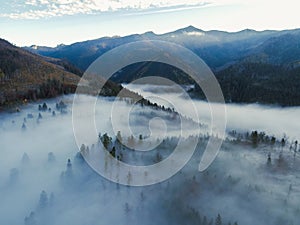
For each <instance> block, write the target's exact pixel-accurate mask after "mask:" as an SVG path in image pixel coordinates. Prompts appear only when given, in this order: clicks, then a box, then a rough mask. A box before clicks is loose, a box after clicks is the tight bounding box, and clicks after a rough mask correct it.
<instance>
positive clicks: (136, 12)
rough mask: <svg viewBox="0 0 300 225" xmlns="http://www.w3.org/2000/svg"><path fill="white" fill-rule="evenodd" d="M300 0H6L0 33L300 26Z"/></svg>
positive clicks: (16, 39)
mask: <svg viewBox="0 0 300 225" xmlns="http://www.w3.org/2000/svg"><path fill="white" fill-rule="evenodd" d="M298 6H299V3H298V1H296V0H285V1H284V2H281V1H280V2H278V1H277V2H275V1H270V0H251V1H250V0H249V1H244V0H206V1H202V0H185V1H184V3H183V1H182V0H142V1H141V0H10V1H8V0H0V26H1V33H0V37H1V38H4V39H7V40H8V41H10V42H12V43H14V44H16V45H18V46H25V45H27V46H28V45H32V44H36V45H46V46H56V45H57V44H61V43H64V44H70V43H74V42H77V41H83V40H89V39H95V38H99V37H102V36H114V35H120V36H124V35H128V34H132V33H143V32H146V31H154V32H155V33H165V32H169V31H173V30H175V29H179V28H182V27H186V26H189V25H193V26H195V27H198V28H200V29H203V30H216V29H218V30H225V31H239V30H242V29H246V28H249V29H256V30H265V29H274V30H282V29H294V28H300V13H299V12H297V9H299V7H298Z"/></svg>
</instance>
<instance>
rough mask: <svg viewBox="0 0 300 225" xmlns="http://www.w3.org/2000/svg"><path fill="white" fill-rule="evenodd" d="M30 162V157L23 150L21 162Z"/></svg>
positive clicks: (25, 163) (24, 163)
mask: <svg viewBox="0 0 300 225" xmlns="http://www.w3.org/2000/svg"><path fill="white" fill-rule="evenodd" d="M29 162H30V159H29V156H28V155H27V153H26V152H25V153H24V154H23V156H22V164H23V165H27V164H29Z"/></svg>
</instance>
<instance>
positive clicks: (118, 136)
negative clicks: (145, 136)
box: [116, 131, 122, 143]
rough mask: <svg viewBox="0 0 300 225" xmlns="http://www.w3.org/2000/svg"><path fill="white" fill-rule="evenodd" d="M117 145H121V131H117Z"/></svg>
mask: <svg viewBox="0 0 300 225" xmlns="http://www.w3.org/2000/svg"><path fill="white" fill-rule="evenodd" d="M116 141H117V143H122V136H121V131H118V133H117V140H116Z"/></svg>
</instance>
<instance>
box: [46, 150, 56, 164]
mask: <svg viewBox="0 0 300 225" xmlns="http://www.w3.org/2000/svg"><path fill="white" fill-rule="evenodd" d="M55 160H56V159H55V155H54V153H53V152H49V153H48V162H49V163H52V162H55Z"/></svg>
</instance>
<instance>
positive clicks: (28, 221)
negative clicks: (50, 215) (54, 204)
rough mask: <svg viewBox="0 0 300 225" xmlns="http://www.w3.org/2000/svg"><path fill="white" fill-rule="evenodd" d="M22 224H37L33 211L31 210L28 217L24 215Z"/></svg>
mask: <svg viewBox="0 0 300 225" xmlns="http://www.w3.org/2000/svg"><path fill="white" fill-rule="evenodd" d="M24 224H25V225H36V224H37V222H36V219H35V213H34V212H31V213H30V215H29V217H27V216H26V217H25V219H24Z"/></svg>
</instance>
